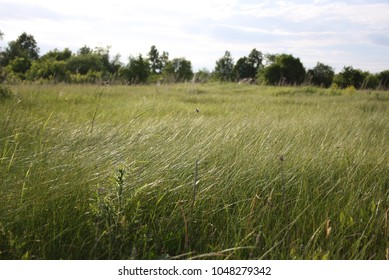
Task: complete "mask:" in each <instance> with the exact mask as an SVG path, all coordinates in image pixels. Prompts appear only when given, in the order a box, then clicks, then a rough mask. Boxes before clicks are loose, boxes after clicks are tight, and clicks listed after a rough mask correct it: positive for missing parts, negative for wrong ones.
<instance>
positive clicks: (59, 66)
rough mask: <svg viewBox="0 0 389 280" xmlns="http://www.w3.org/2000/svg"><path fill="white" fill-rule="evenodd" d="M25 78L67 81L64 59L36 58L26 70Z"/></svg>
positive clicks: (67, 75)
mask: <svg viewBox="0 0 389 280" xmlns="http://www.w3.org/2000/svg"><path fill="white" fill-rule="evenodd" d="M27 78H28V79H29V80H37V79H46V80H52V81H55V82H67V81H68V80H69V72H68V71H67V70H66V62H65V61H64V60H55V59H53V58H47V59H38V60H36V61H34V62H33V63H32V65H31V67H30V69H29V70H28V72H27Z"/></svg>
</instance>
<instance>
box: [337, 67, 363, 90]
mask: <svg viewBox="0 0 389 280" xmlns="http://www.w3.org/2000/svg"><path fill="white" fill-rule="evenodd" d="M363 81H364V76H363V72H362V71H361V70H359V69H354V68H353V67H352V66H347V67H344V68H343V70H342V71H341V72H340V73H339V74H337V75H335V77H334V83H336V84H337V85H338V86H339V87H340V88H347V87H348V86H354V87H355V88H357V89H359V88H361V87H362V85H363Z"/></svg>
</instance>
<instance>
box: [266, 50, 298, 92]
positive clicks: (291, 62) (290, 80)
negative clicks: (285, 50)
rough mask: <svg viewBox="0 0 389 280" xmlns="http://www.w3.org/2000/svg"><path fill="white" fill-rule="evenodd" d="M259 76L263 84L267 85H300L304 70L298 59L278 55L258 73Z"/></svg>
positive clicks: (287, 55) (286, 55)
mask: <svg viewBox="0 0 389 280" xmlns="http://www.w3.org/2000/svg"><path fill="white" fill-rule="evenodd" d="M259 76H260V80H261V81H262V82H263V83H265V84H269V85H300V84H302V83H303V82H304V80H305V68H304V66H303V64H302V63H301V62H300V59H299V58H295V57H293V56H292V55H289V54H280V55H276V56H275V58H274V62H273V63H271V64H270V65H268V66H266V67H265V68H263V69H262V70H261V71H260V74H259Z"/></svg>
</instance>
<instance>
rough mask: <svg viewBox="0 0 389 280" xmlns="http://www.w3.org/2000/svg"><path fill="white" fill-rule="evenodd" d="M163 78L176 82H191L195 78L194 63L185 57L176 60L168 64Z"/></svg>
mask: <svg viewBox="0 0 389 280" xmlns="http://www.w3.org/2000/svg"><path fill="white" fill-rule="evenodd" d="M163 76H164V77H165V78H167V79H168V80H173V81H174V82H184V81H187V80H190V79H192V77H193V70H192V63H191V62H190V61H189V60H187V59H185V58H184V57H181V58H174V59H173V60H171V61H169V62H168V63H167V64H166V66H165V68H164V69H163Z"/></svg>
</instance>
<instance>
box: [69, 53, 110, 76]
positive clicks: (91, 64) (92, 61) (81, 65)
mask: <svg viewBox="0 0 389 280" xmlns="http://www.w3.org/2000/svg"><path fill="white" fill-rule="evenodd" d="M66 65H67V70H68V71H70V72H71V73H73V74H80V75H86V74H87V73H88V72H91V71H94V72H101V71H102V70H103V69H104V65H103V62H102V61H101V59H100V58H99V56H97V55H95V54H93V53H86V54H82V55H81V54H79V55H74V56H72V57H71V58H69V59H68V60H67V63H66Z"/></svg>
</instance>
